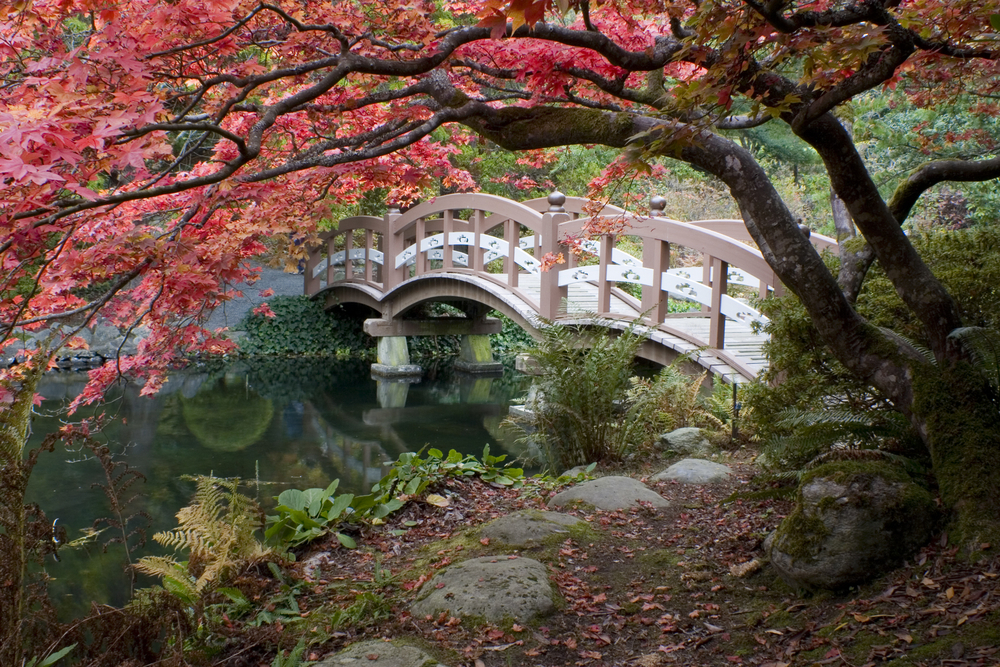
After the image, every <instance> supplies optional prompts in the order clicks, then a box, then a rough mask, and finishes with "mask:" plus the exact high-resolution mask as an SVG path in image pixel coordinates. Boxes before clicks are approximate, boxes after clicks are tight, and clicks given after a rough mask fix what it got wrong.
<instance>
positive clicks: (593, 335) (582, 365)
mask: <svg viewBox="0 0 1000 667" xmlns="http://www.w3.org/2000/svg"><path fill="white" fill-rule="evenodd" d="M643 340H644V337H643V336H642V335H640V334H639V333H637V332H636V331H635V330H634V329H633V328H629V329H628V330H626V331H625V332H623V333H622V334H621V335H617V336H613V335H612V334H611V333H610V331H609V330H608V329H607V328H605V327H600V328H598V329H596V330H595V329H591V330H580V329H577V328H575V327H567V326H563V325H558V324H552V325H549V326H547V327H545V328H544V329H542V338H541V340H540V341H539V342H538V344H537V345H536V346H535V347H534V348H533V349H532V350H531V354H532V356H533V357H534V358H535V360H536V361H537V363H538V366H539V368H540V371H541V375H540V376H539V377H538V378H536V387H537V390H538V395H539V401H538V402H536V403H535V404H534V405H533V406H532V410H533V418H532V419H533V422H532V424H531V427H533V429H532V430H533V432H532V433H531V434H530V435H528V436H527V437H529V438H531V439H533V440H534V441H535V442H537V443H538V444H539V445H540V446H541V448H542V452H543V455H544V456H545V458H546V459H547V461H546V463H547V464H548V465H549V466H551V467H552V468H553V469H563V470H564V469H566V468H571V467H573V466H577V465H583V464H586V463H592V462H596V461H615V460H619V459H621V458H622V456H623V455H624V454H625V451H626V449H627V448H628V446H629V445H630V444H632V443H633V442H634V441H635V440H636V439H637V438H636V436H637V433H636V431H637V430H639V429H640V424H639V420H637V419H632V418H630V417H631V416H632V415H629V414H628V413H629V412H630V409H629V407H628V406H627V405H626V403H627V391H628V389H629V388H630V386H631V383H630V379H631V377H632V365H633V361H634V360H635V354H636V352H637V351H638V349H639V346H640V345H641V344H642V341H643ZM583 345H586V346H587V347H582V346H583ZM512 425H513V426H515V427H516V426H517V424H516V423H513V424H512Z"/></svg>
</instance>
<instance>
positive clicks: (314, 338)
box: [239, 296, 374, 355]
mask: <svg viewBox="0 0 1000 667" xmlns="http://www.w3.org/2000/svg"><path fill="white" fill-rule="evenodd" d="M268 305H269V306H270V308H271V311H272V312H273V313H274V315H275V316H274V317H268V316H267V315H263V314H258V313H250V314H249V315H247V316H246V317H245V318H244V319H243V322H242V323H241V324H240V326H239V328H240V329H242V330H243V331H245V332H246V336H245V337H244V339H243V340H242V341H240V350H241V351H242V352H243V353H245V354H250V355H254V354H284V355H297V354H303V355H305V354H309V355H320V354H331V355H332V354H336V353H341V354H343V353H345V352H348V353H352V354H358V353H364V352H365V351H366V350H368V349H370V348H372V347H373V346H374V342H373V340H372V338H371V337H370V336H368V335H367V334H365V332H364V330H363V328H362V327H363V325H362V323H361V322H360V321H358V320H352V319H349V318H345V317H338V316H337V315H336V314H335V313H333V312H329V311H327V310H325V309H324V308H323V304H322V303H320V302H319V301H314V300H312V299H310V298H309V297H307V296H278V297H274V298H273V299H271V300H270V301H268Z"/></svg>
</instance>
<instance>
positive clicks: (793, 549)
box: [764, 461, 938, 590]
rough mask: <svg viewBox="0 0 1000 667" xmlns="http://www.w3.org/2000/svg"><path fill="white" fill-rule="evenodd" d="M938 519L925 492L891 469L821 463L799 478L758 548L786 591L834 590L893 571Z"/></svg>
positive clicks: (859, 463)
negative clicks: (787, 508)
mask: <svg viewBox="0 0 1000 667" xmlns="http://www.w3.org/2000/svg"><path fill="white" fill-rule="evenodd" d="M937 520H938V512H937V508H936V506H935V504H934V500H933V499H932V498H931V496H930V494H929V493H928V492H927V490H926V489H924V488H922V487H921V486H919V485H918V484H916V483H915V482H913V480H912V479H910V477H909V476H908V475H907V474H906V473H905V472H903V471H902V470H901V469H900V468H899V467H898V466H895V465H893V464H891V463H887V462H873V461H838V462H833V463H826V464H823V465H821V466H819V467H818V468H816V469H815V470H814V471H812V472H810V473H809V474H807V475H806V477H804V478H803V480H802V484H801V486H800V487H799V493H798V502H797V504H796V506H795V508H794V510H793V511H792V513H791V514H790V515H788V517H786V518H785V520H784V521H782V522H781V524H780V525H779V526H778V529H777V530H776V531H775V532H774V533H772V534H771V535H770V536H769V537H768V539H767V540H766V541H765V543H764V549H765V551H766V552H767V553H768V556H769V557H770V559H771V563H772V564H773V565H774V567H775V569H776V570H777V571H778V574H779V575H780V576H781V578H782V579H784V580H785V581H786V582H787V583H788V584H789V585H792V586H795V587H797V588H805V589H829V590H837V589H842V588H846V587H848V586H852V585H855V584H860V583H863V582H866V581H870V580H871V579H874V578H875V577H877V576H879V575H880V574H883V573H885V572H888V571H889V570H891V569H893V568H894V567H896V566H897V565H898V564H899V563H900V562H902V561H903V560H904V559H906V558H907V557H908V556H910V555H911V554H913V553H914V552H915V551H916V550H917V549H919V548H920V547H921V546H922V545H924V544H926V543H927V541H928V540H929V539H930V538H931V536H932V535H933V533H934V530H935V528H936V525H937Z"/></svg>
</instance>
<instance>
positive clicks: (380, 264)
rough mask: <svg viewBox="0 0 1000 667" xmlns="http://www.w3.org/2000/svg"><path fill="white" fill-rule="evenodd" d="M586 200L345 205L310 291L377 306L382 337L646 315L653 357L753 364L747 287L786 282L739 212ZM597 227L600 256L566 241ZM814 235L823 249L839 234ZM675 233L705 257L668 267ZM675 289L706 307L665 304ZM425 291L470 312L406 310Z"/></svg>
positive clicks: (309, 272)
mask: <svg viewBox="0 0 1000 667" xmlns="http://www.w3.org/2000/svg"><path fill="white" fill-rule="evenodd" d="M588 203H589V202H588V201H587V200H585V199H579V198H566V197H564V196H563V195H561V194H559V193H553V194H552V195H549V197H548V198H547V199H534V200H530V201H526V202H515V201H511V200H509V199H504V198H502V197H497V196H495V195H488V194H455V195H445V196H442V197H437V198H436V199H433V200H431V201H428V202H425V203H422V204H419V205H417V206H414V207H413V208H411V209H409V210H408V211H406V212H405V213H400V212H399V210H397V209H390V211H389V213H388V214H387V215H386V216H385V217H384V218H377V217H372V216H357V217H351V218H345V219H343V220H341V221H340V224H339V226H338V229H337V230H336V231H332V232H327V233H324V234H322V235H321V240H322V243H321V244H320V245H319V246H317V247H314V248H312V249H311V250H310V252H309V255H308V259H307V262H306V267H305V293H306V294H308V295H311V296H315V297H316V298H322V299H324V302H325V304H326V306H327V307H328V308H329V307H333V306H335V305H339V304H349V303H354V304H364V305H366V306H368V307H369V308H371V309H372V310H373V311H375V312H377V313H378V314H379V317H377V318H373V319H370V320H368V321H366V323H365V329H366V331H368V332H369V333H371V334H373V335H375V336H409V335H426V334H432V333H465V334H469V333H471V334H477V333H492V332H494V331H495V330H496V323H495V321H491V320H488V319H486V318H485V314H486V313H487V312H489V311H490V310H497V311H499V312H501V313H503V314H504V315H506V316H508V317H510V318H511V319H512V320H514V321H515V322H517V323H518V324H519V325H520V326H522V327H524V329H526V330H527V331H528V332H531V333H534V332H536V331H537V330H538V329H539V328H540V327H542V326H544V325H545V322H546V321H552V322H566V323H570V322H572V323H578V324H595V323H598V324H604V325H606V326H611V327H614V328H618V329H624V328H625V327H626V326H628V324H629V323H630V322H632V321H634V320H636V319H637V318H641V321H642V322H643V324H644V325H645V326H646V327H647V329H648V331H649V334H650V335H649V338H648V340H647V342H646V343H645V344H644V346H643V348H642V350H641V351H640V355H641V356H643V357H644V358H647V359H650V360H653V361H657V362H660V363H668V362H669V361H671V360H672V359H673V358H675V357H676V355H678V354H683V353H691V358H692V360H694V361H696V362H697V363H699V364H701V365H702V366H704V367H705V368H707V369H709V370H710V371H711V372H712V373H713V374H715V375H719V376H722V377H723V378H725V379H727V380H734V381H746V380H749V379H752V378H753V377H754V376H756V375H757V373H758V372H759V371H760V370H761V369H762V368H763V366H764V364H765V360H764V358H763V355H762V354H761V345H762V343H763V342H764V340H765V336H764V334H762V333H759V332H758V331H755V330H754V326H753V325H754V323H755V322H756V323H763V322H765V321H766V319H765V318H764V317H763V316H762V315H761V314H760V313H759V312H758V311H756V310H755V309H754V308H753V307H751V306H750V305H748V298H749V297H752V296H755V295H757V296H760V295H764V296H766V295H767V294H769V293H777V294H780V293H781V291H782V286H781V284H780V282H779V281H778V279H777V277H776V276H775V274H774V272H773V271H772V270H771V268H770V267H769V266H768V265H767V263H766V262H765V261H764V258H763V257H762V256H761V254H760V252H759V251H758V250H756V249H755V248H754V247H752V245H750V244H748V243H747V242H748V241H749V240H750V237H749V235H748V234H747V232H746V228H745V227H744V225H743V222H742V221H741V220H702V221H698V222H688V223H685V222H679V221H677V220H670V219H668V218H666V217H664V215H663V208H664V201H663V200H662V198H658V197H654V198H653V200H652V202H651V210H650V213H649V215H635V214H631V213H628V212H626V211H623V210H621V209H618V208H615V207H610V206H608V207H604V208H603V209H602V210H601V211H600V212H599V213H597V214H596V215H592V214H589V213H587V212H586V209H587V206H588ZM593 229H603V230H607V229H614V230H620V233H619V234H613V233H604V234H602V235H600V236H598V237H596V239H595V240H592V241H585V242H583V245H584V247H585V249H586V250H587V253H585V254H584V255H583V256H584V257H585V258H586V257H590V258H591V259H590V261H587V260H586V259H584V260H582V261H581V260H579V259H578V256H577V255H576V254H574V253H573V252H571V251H570V248H569V247H568V246H567V245H566V243H567V241H568V240H569V239H575V238H581V236H582V235H583V234H584V233H585V232H587V231H589V230H593ZM811 239H812V241H813V243H814V245H816V246H817V247H818V248H820V249H823V248H826V247H831V246H835V245H836V242H835V241H834V240H833V239H830V238H828V237H823V236H819V235H815V234H814V235H812V237H811ZM678 246H680V247H684V248H688V249H690V250H691V251H694V252H695V253H697V254H700V255H701V257H702V264H701V266H692V267H687V266H675V267H673V268H672V267H671V255H672V253H673V254H674V255H675V256H676V255H677V254H678V253H677V247H678ZM559 255H562V257H563V258H565V260H566V261H565V262H564V263H559V264H555V265H553V266H552V267H551V268H550V269H549V270H547V271H543V270H542V262H543V259H544V258H546V257H548V258H554V257H557V256H559ZM687 255H688V256H690V255H691V253H690V251H689V252H688V253H687ZM706 268H707V270H705V269H706ZM731 292H732V294H731ZM675 300H677V301H686V302H689V303H690V302H693V303H694V304H696V306H698V307H700V309H699V310H695V311H693V312H678V313H670V312H669V310H670V307H669V304H670V302H671V301H675ZM425 302H444V303H449V304H452V305H454V306H457V307H458V308H460V309H461V310H462V311H464V312H465V314H466V316H467V317H466V318H450V319H449V318H435V319H433V320H428V319H423V320H417V319H413V318H412V317H410V316H411V315H412V314H413V313H416V312H419V309H416V307H417V306H419V305H420V304H423V303H425ZM415 309H416V310H415Z"/></svg>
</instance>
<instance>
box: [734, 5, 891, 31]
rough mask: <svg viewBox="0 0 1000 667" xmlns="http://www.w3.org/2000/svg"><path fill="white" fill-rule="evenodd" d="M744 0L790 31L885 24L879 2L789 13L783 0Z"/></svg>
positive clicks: (883, 9)
mask: <svg viewBox="0 0 1000 667" xmlns="http://www.w3.org/2000/svg"><path fill="white" fill-rule="evenodd" d="M744 2H745V3H746V5H747V6H748V7H750V8H751V9H753V10H754V11H755V12H757V13H758V14H760V16H761V17H762V18H763V19H764V20H765V21H767V22H768V23H769V24H770V25H771V27H773V28H774V29H775V30H778V31H780V32H783V33H786V34H791V33H793V32H796V31H798V30H801V29H802V28H843V27H846V26H849V25H855V24H858V23H863V22H865V21H868V22H870V23H874V24H875V25H883V24H882V23H879V22H878V18H879V17H880V15H881V13H882V12H884V11H885V8H884V7H882V6H881V5H880V4H879V3H877V2H873V1H872V0H864V1H863V2H858V3H854V4H852V5H848V6H847V7H842V8H840V9H828V10H826V11H822V12H818V11H814V10H807V11H804V12H796V13H795V14H792V15H790V16H785V15H784V14H783V11H784V8H785V7H786V6H787V4H788V3H786V2H783V1H781V0H777V1H776V0H768V1H767V2H766V3H761V2H757V0H744Z"/></svg>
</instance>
